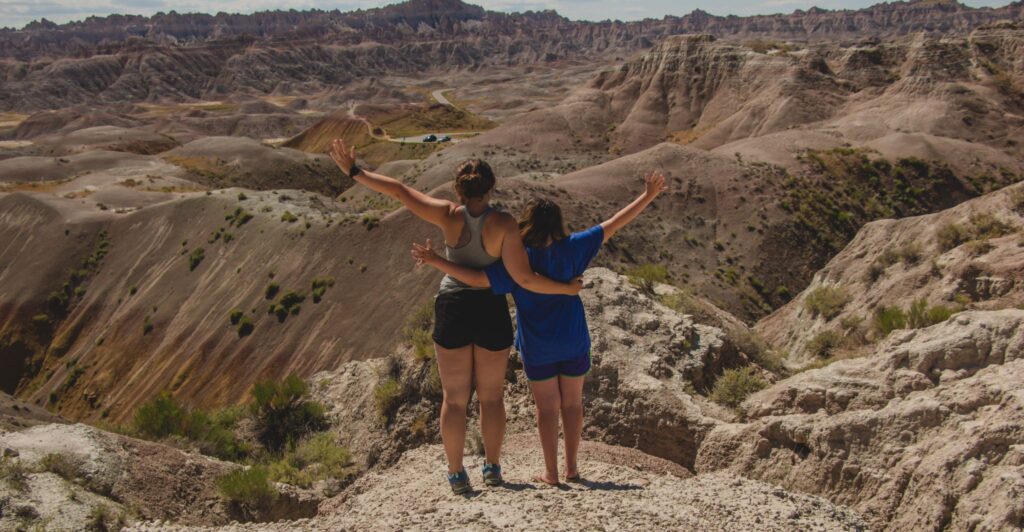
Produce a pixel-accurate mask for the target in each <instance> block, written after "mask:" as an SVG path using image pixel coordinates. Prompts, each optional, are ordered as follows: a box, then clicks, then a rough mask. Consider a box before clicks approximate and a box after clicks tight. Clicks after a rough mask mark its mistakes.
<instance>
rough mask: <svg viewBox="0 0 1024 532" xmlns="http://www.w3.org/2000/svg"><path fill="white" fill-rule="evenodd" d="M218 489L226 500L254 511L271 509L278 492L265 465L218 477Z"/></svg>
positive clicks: (238, 470)
mask: <svg viewBox="0 0 1024 532" xmlns="http://www.w3.org/2000/svg"><path fill="white" fill-rule="evenodd" d="M217 489H218V491H219V492H220V495H221V497H222V498H224V500H226V501H228V502H231V503H234V504H237V505H242V506H244V507H246V508H247V509H249V510H251V511H254V512H261V511H266V510H268V509H270V507H271V505H272V504H274V501H275V500H277V497H278V492H277V488H275V487H274V485H273V484H271V482H270V474H269V472H268V471H267V468H265V467H263V466H252V467H249V468H247V469H237V470H235V471H232V472H230V473H228V474H226V475H224V476H222V477H220V478H218V479H217Z"/></svg>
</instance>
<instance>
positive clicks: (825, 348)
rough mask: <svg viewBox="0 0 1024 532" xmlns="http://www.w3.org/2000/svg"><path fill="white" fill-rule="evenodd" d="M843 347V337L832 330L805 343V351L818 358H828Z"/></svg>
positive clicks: (821, 333)
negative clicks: (838, 348)
mask: <svg viewBox="0 0 1024 532" xmlns="http://www.w3.org/2000/svg"><path fill="white" fill-rule="evenodd" d="M842 345H843V335H842V334H839V333H837V332H836V331H833V330H828V331H822V332H820V333H818V334H816V335H814V338H811V339H810V340H809V341H808V342H807V351H808V352H809V353H811V354H812V355H814V356H816V357H818V358H828V357H829V356H831V355H832V353H833V351H835V349H836V348H837V347H840V346H842Z"/></svg>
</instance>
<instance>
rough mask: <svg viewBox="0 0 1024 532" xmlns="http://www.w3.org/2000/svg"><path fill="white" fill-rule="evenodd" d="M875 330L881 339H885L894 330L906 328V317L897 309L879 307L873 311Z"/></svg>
mask: <svg viewBox="0 0 1024 532" xmlns="http://www.w3.org/2000/svg"><path fill="white" fill-rule="evenodd" d="M874 324H875V330H876V331H878V334H879V336H880V337H881V338H885V337H886V336H888V335H889V333H891V332H892V331H895V330H896V329H903V328H906V326H907V315H906V314H904V312H903V311H902V310H900V308H899V307H886V306H883V307H879V308H878V309H876V310H875V321H874Z"/></svg>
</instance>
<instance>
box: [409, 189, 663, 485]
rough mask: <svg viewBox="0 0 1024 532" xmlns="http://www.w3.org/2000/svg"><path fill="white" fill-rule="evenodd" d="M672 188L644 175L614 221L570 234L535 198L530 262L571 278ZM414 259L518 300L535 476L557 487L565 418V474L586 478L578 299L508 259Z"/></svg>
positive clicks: (583, 323)
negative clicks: (539, 463)
mask: <svg viewBox="0 0 1024 532" xmlns="http://www.w3.org/2000/svg"><path fill="white" fill-rule="evenodd" d="M664 190H665V177H664V176H663V175H662V174H661V173H660V172H651V173H649V174H647V175H646V176H645V177H644V192H643V194H641V195H640V197H638V198H637V199H635V200H633V202H632V203H630V204H629V205H627V206H626V207H625V208H624V209H622V210H620V211H619V212H617V213H615V216H612V217H611V218H609V219H608V220H606V221H604V222H602V223H601V224H600V225H596V226H594V227H592V228H590V229H587V230H586V231H582V232H579V233H573V234H571V235H568V236H566V231H565V226H564V224H563V222H562V210H561V209H560V208H559V207H558V205H557V204H555V203H554V202H553V201H550V200H547V199H538V200H534V201H533V202H531V203H530V205H529V206H528V207H527V208H526V212H525V213H523V216H522V217H521V218H520V220H519V231H520V233H521V234H522V237H523V243H524V244H526V253H527V255H528V256H529V259H530V266H531V267H532V268H533V271H534V272H536V273H537V274H540V275H544V276H546V277H548V278H550V279H552V280H555V281H562V282H568V281H570V280H572V279H574V278H576V277H578V276H580V275H582V274H583V271H584V270H586V269H587V265H589V264H590V261H591V260H592V259H593V258H594V256H595V255H597V252H598V251H599V250H600V249H601V245H602V244H604V243H605V242H607V241H608V239H609V238H611V237H612V235H614V234H615V233H616V232H617V231H618V230H619V229H622V228H623V227H624V226H625V225H626V224H628V223H629V222H631V221H633V219H635V218H636V217H637V216H638V215H639V214H640V213H641V212H643V210H644V209H645V208H646V207H647V206H648V205H650V204H651V202H652V201H654V198H656V197H657V196H658V194H660V193H661V192H663V191H664ZM413 258H415V259H416V261H417V263H419V264H428V265H430V266H433V267H435V268H437V269H438V270H441V271H442V272H444V273H447V274H448V275H450V276H452V277H455V278H456V279H458V280H460V281H462V282H464V283H466V284H467V285H469V286H474V287H490V288H491V290H492V291H493V292H494V293H496V294H508V293H510V294H512V297H513V299H515V302H516V322H517V330H516V339H515V345H516V350H517V351H519V356H520V357H521V358H522V361H523V369H524V370H525V372H526V378H527V379H529V381H530V389H531V390H532V391H533V397H534V400H535V401H536V403H537V429H538V431H539V432H540V440H541V447H542V448H543V450H544V465H545V471H544V473H543V474H540V475H537V476H536V477H535V480H538V481H541V482H545V483H547V484H551V485H556V484H558V478H559V477H558V420H559V415H561V419H562V424H563V426H564V432H565V477H566V480H575V479H578V478H579V471H578V470H577V467H576V456H577V451H578V450H579V445H580V438H581V437H582V434H583V378H584V376H585V375H586V374H587V372H589V371H590V332H589V330H588V328H587V319H586V316H585V315H584V312H583V301H582V300H580V298H579V296H567V295H548V294H537V293H534V292H530V291H528V290H525V289H523V288H522V287H520V286H519V285H517V284H516V283H515V281H513V280H512V278H511V277H510V276H509V274H508V271H506V270H505V267H504V266H503V264H502V263H500V262H498V263H495V264H492V265H491V266H488V267H487V268H486V269H484V270H476V269H472V268H467V267H465V266H460V265H458V264H454V263H452V262H449V261H447V260H445V259H443V258H441V257H440V256H438V255H437V254H436V253H434V251H433V249H432V247H431V243H430V241H429V240H428V241H427V243H426V245H420V244H414V245H413Z"/></svg>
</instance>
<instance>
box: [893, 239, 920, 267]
mask: <svg viewBox="0 0 1024 532" xmlns="http://www.w3.org/2000/svg"><path fill="white" fill-rule="evenodd" d="M896 253H897V254H898V255H899V257H900V260H902V261H903V262H905V263H906V264H917V263H918V262H919V261H920V260H921V246H920V245H919V244H917V243H916V242H911V243H908V244H904V245H903V246H902V247H901V248H900V249H899V251H897V252H896Z"/></svg>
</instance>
